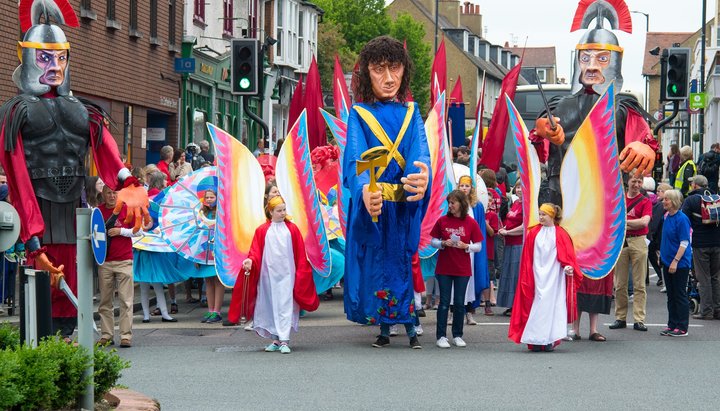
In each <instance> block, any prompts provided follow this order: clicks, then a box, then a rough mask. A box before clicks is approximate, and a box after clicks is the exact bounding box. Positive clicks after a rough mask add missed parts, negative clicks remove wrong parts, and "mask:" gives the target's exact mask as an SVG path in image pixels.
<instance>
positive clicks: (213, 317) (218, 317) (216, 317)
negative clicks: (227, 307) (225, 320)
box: [205, 313, 222, 324]
mask: <svg viewBox="0 0 720 411" xmlns="http://www.w3.org/2000/svg"><path fill="white" fill-rule="evenodd" d="M220 321H222V315H220V314H219V313H212V315H211V316H210V318H208V319H207V321H205V322H206V323H208V324H212V323H219V322H220Z"/></svg>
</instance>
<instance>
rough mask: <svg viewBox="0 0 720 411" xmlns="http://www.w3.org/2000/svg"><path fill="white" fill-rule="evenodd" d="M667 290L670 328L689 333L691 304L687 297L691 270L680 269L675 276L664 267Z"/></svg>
mask: <svg viewBox="0 0 720 411" xmlns="http://www.w3.org/2000/svg"><path fill="white" fill-rule="evenodd" d="M662 271H663V277H664V279H663V280H664V281H665V287H666V289H667V309H668V328H672V329H676V328H677V329H679V330H682V331H687V329H688V323H689V322H690V318H689V317H690V307H689V306H690V304H689V302H688V296H687V285H688V275H689V273H690V269H689V268H678V269H677V270H676V271H675V273H674V274H670V273H669V272H668V267H667V266H666V265H665V264H663V266H662Z"/></svg>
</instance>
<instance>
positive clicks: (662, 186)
mask: <svg viewBox="0 0 720 411" xmlns="http://www.w3.org/2000/svg"><path fill="white" fill-rule="evenodd" d="M672 189H673V187H672V186H671V185H670V184H668V183H660V184H658V185H657V189H656V190H655V191H661V190H662V191H663V192H665V191H668V190H672Z"/></svg>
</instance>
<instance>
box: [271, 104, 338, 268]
mask: <svg viewBox="0 0 720 411" xmlns="http://www.w3.org/2000/svg"><path fill="white" fill-rule="evenodd" d="M275 177H276V181H277V185H278V189H279V190H280V194H281V195H282V196H283V198H284V199H285V204H286V205H287V211H288V214H289V215H290V216H291V217H292V218H293V222H294V223H295V224H296V225H297V226H298V228H299V229H300V233H301V234H302V236H303V239H304V240H305V252H306V253H307V257H308V260H309V261H310V265H312V267H313V270H314V271H315V273H316V274H317V275H319V276H320V277H327V276H329V275H330V271H331V268H332V260H331V257H330V246H329V244H328V239H327V234H326V232H325V224H323V217H322V211H321V208H320V207H321V204H320V198H319V197H318V195H317V188H316V187H315V180H314V178H313V172H312V164H311V162H310V150H309V144H308V135H307V112H306V111H303V112H302V113H301V114H300V117H299V118H298V120H297V121H296V122H295V124H294V125H293V126H292V128H291V129H290V130H289V131H288V135H287V137H286V138H285V143H283V146H282V148H281V149H280V155H279V156H278V162H277V169H276V171H275Z"/></svg>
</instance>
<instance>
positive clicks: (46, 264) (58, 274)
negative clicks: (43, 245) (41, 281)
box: [35, 253, 65, 288]
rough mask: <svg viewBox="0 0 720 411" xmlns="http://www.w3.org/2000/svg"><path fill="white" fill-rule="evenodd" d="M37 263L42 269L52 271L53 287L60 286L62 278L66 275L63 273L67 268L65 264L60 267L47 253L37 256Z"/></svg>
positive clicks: (51, 282)
mask: <svg viewBox="0 0 720 411" xmlns="http://www.w3.org/2000/svg"><path fill="white" fill-rule="evenodd" d="M35 264H36V266H37V268H39V269H40V270H43V271H47V272H48V273H50V286H51V287H53V288H58V287H59V286H60V279H61V278H63V277H65V274H64V273H63V270H64V269H65V266H64V265H62V264H60V266H59V267H55V266H54V265H53V263H51V262H50V260H49V259H48V257H47V254H45V253H39V254H38V255H36V256H35Z"/></svg>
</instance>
